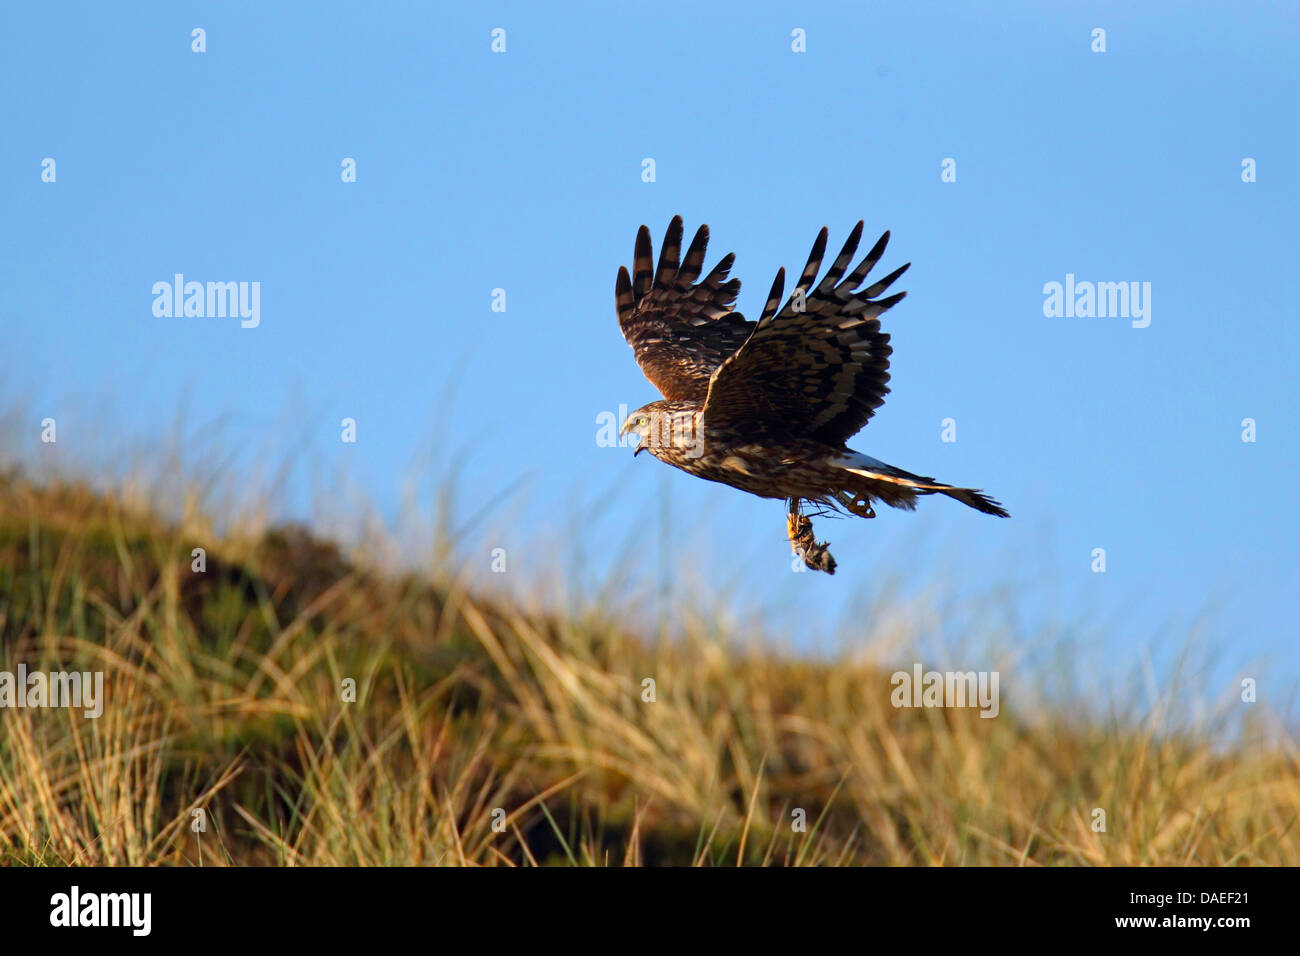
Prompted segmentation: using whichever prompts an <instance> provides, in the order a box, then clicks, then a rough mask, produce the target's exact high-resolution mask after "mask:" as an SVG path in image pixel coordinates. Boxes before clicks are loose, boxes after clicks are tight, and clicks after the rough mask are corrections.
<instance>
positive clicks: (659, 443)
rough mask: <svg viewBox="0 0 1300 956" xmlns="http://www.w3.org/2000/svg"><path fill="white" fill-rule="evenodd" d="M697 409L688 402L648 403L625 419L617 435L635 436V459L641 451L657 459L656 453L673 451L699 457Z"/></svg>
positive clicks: (657, 454) (633, 454) (633, 455)
mask: <svg viewBox="0 0 1300 956" xmlns="http://www.w3.org/2000/svg"><path fill="white" fill-rule="evenodd" d="M695 414H696V406H695V405H694V404H693V403H691V402H670V401H658V402H651V403H650V404H649V405H642V406H641V407H640V408H638V409H637V410H636V411H634V412H632V413H631V414H630V415H628V416H627V420H626V421H624V422H623V426H622V428H620V429H619V435H620V436H622V435H636V437H637V446H636V451H635V452H633V453H632V457H633V458H635V457H636V456H637V455H639V454H641V452H643V451H647V450H648V451H649V452H650V454H652V455H654V456H655V457H660V455H659V450H661V449H673V450H674V451H675V452H679V453H684V454H686V455H687V457H691V458H694V457H698V456H699V451H698V450H697V447H696V446H697V445H698V444H699V442H698V440H697V439H698V431H699V429H698V427H697V425H696V421H695Z"/></svg>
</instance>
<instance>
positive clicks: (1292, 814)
mask: <svg viewBox="0 0 1300 956" xmlns="http://www.w3.org/2000/svg"><path fill="white" fill-rule="evenodd" d="M200 537H201V536H196V535H195V533H194V532H193V531H191V532H189V533H187V532H185V531H183V530H182V529H180V528H178V527H175V526H173V525H170V524H168V523H167V522H164V521H162V520H160V519H158V518H157V517H156V516H153V515H151V514H148V513H142V512H139V511H132V510H131V509H128V508H126V507H125V506H123V505H122V504H120V503H119V502H116V501H114V500H112V499H110V498H107V497H104V496H101V495H98V494H95V493H92V492H90V491H89V490H87V489H85V488H83V487H77V486H71V485H61V486H58V487H34V486H32V485H29V484H27V483H25V482H23V481H21V480H20V479H18V478H15V477H9V478H7V479H3V480H0V671H8V672H15V671H16V670H17V668H18V666H19V664H20V663H21V664H23V665H25V666H26V668H27V669H28V670H29V671H35V670H47V671H53V670H65V671H66V670H74V669H75V670H85V671H102V672H103V674H104V687H105V697H106V702H105V705H104V711H103V714H102V716H100V717H99V718H97V719H96V718H88V717H85V716H83V715H82V714H81V713H80V711H71V710H67V709H56V708H44V709H31V708H22V709H5V710H0V860H4V861H6V862H8V863H11V864H52V865H59V864H99V865H111V864H146V865H148V864H178V865H198V864H202V865H227V864H233V865H248V864H265V865H276V864H295V865H331V864H452V865H455V864H471V865H515V864H518V865H531V864H535V863H537V864H554V863H561V864H569V863H575V862H576V863H579V864H588V863H594V864H598V865H605V864H624V863H628V864H683V865H685V864H705V865H734V864H735V863H737V862H741V863H745V864H759V863H770V864H993V865H1004V864H1006V865H1017V864H1076V865H1099V864H1180V863H1196V864H1290V865H1295V864H1297V863H1300V835H1298V834H1297V832H1296V827H1295V820H1296V816H1297V813H1300V764H1298V763H1297V760H1296V757H1295V753H1294V751H1292V750H1288V749H1287V747H1286V746H1285V745H1278V746H1269V747H1266V746H1264V745H1262V744H1260V743H1251V742H1249V741H1243V742H1242V743H1240V744H1238V745H1237V746H1236V747H1235V749H1232V750H1230V751H1228V752H1226V753H1225V752H1221V751H1218V750H1215V749H1212V748H1211V746H1210V745H1209V743H1208V742H1207V741H1206V740H1201V739H1196V738H1195V737H1193V736H1190V735H1188V734H1186V733H1183V734H1174V733H1159V732H1158V731H1159V728H1157V727H1148V728H1145V729H1128V730H1122V731H1120V730H1116V729H1114V728H1107V727H1103V726H1100V725H1091V724H1089V723H1087V722H1086V721H1083V720H1081V719H1079V718H1077V717H1075V718H1070V717H1068V716H1067V715H1059V716H1056V717H1049V718H1047V719H1045V720H1041V719H1040V720H1035V721H1028V720H1023V719H1019V718H1018V717H1017V715H1016V714H1014V713H1013V712H1012V711H1011V710H1010V709H1009V708H1008V707H1006V706H1005V705H1004V706H1003V710H1002V713H1001V714H1000V716H999V717H998V718H997V719H993V720H986V719H981V718H980V717H979V716H978V714H977V712H976V711H975V710H971V709H964V710H962V709H949V710H945V709H929V710H925V709H917V710H900V709H894V708H893V707H892V706H891V705H890V703H889V690H890V687H889V678H888V675H887V674H885V673H882V672H879V671H877V670H873V669H871V668H868V667H865V666H863V665H860V664H855V663H853V662H850V661H838V662H823V663H813V662H809V661H804V660H799V659H795V658H791V657H789V656H786V655H782V654H778V653H775V652H771V651H764V650H761V649H760V648H761V645H760V644H757V643H754V642H745V643H741V642H740V640H739V636H738V635H733V634H728V633H726V632H725V630H722V629H720V627H719V626H716V625H715V624H713V623H711V622H707V621H700V622H699V623H698V624H696V625H692V626H686V627H684V628H683V629H682V632H681V633H679V634H677V635H675V636H674V638H673V639H672V640H668V641H663V642H661V643H658V644H651V643H648V642H646V641H645V640H644V639H643V638H642V637H640V636H638V635H637V634H635V633H633V632H631V631H630V630H628V629H626V628H625V627H624V626H622V625H620V624H618V623H617V622H616V621H614V620H613V619H612V612H610V613H606V612H602V611H601V610H600V609H598V608H593V609H592V610H591V611H590V613H588V614H586V615H584V616H583V617H582V618H581V619H565V620H560V619H555V618H553V617H548V616H545V615H541V614H539V613H530V612H526V611H524V610H521V609H519V608H516V607H511V606H507V605H504V604H502V603H499V602H498V603H495V604H493V603H490V602H487V601H485V600H481V599H476V598H475V597H474V596H472V595H471V594H469V593H466V591H465V590H464V589H461V588H459V587H458V586H456V585H455V584H454V583H444V584H440V585H435V584H431V583H428V582H425V581H421V580H416V579H414V578H406V579H398V578H395V577H391V576H384V575H380V574H376V573H371V572H367V571H366V570H364V569H362V568H359V567H357V566H355V565H354V564H352V563H351V562H349V561H348V560H346V559H345V558H344V557H343V556H342V555H341V554H340V552H339V550H338V549H337V548H336V547H334V546H332V545H330V544H328V543H325V542H321V541H318V540H316V539H314V538H313V537H312V536H311V535H310V534H308V533H306V532H305V531H302V530H300V529H292V528H290V529H280V530H277V531H274V532H271V533H269V534H266V535H263V536H262V537H261V538H260V539H258V540H256V541H252V542H247V541H238V540H234V539H229V540H225V541H212V540H200ZM196 547H203V548H204V549H205V550H206V568H205V570H203V571H202V572H195V571H194V570H192V562H193V560H194V559H193V557H192V551H193V549H194V548H196ZM446 571H447V573H446V574H445V575H442V576H440V578H439V580H445V581H446V582H454V580H455V576H454V573H453V572H454V571H455V569H451V568H449V569H446ZM647 679H652V680H653V682H654V700H653V701H648V700H646V699H644V698H645V696H646V692H645V689H644V688H645V684H644V682H645V681H646V680H647ZM348 681H353V682H355V688H356V694H355V700H351V699H348V695H347V691H346V688H347V686H348V685H347V682H348ZM1098 809H1100V810H1103V811H1104V813H1105V821H1106V829H1105V831H1104V832H1097V831H1096V830H1095V829H1094V826H1093V823H1094V821H1095V820H1096V819H1097V815H1096V813H1095V811H1096V810H1098Z"/></svg>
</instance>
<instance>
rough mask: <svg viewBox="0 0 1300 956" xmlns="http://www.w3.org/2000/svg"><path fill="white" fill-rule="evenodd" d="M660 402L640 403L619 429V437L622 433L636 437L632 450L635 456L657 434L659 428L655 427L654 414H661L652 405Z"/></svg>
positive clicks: (645, 447) (646, 446) (643, 449)
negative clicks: (635, 443)
mask: <svg viewBox="0 0 1300 956" xmlns="http://www.w3.org/2000/svg"><path fill="white" fill-rule="evenodd" d="M659 404H661V403H660V402H651V403H650V404H649V405H642V406H641V407H640V408H638V409H637V410H636V411H634V412H632V414H630V415H628V416H627V419H626V420H625V421H624V422H623V427H622V428H620V429H619V431H618V434H619V437H620V438H621V437H623V436H624V435H635V436H636V437H637V445H636V451H634V452H632V457H633V458H635V457H636V456H637V455H639V454H641V452H643V451H645V450H646V449H647V448H649V447H650V443H651V439H652V437H653V436H655V435H657V434H658V431H659V429H658V428H657V427H656V418H655V416H656V415H659V414H662V412H661V411H660V410H659V409H656V408H655V407H654V406H656V405H659Z"/></svg>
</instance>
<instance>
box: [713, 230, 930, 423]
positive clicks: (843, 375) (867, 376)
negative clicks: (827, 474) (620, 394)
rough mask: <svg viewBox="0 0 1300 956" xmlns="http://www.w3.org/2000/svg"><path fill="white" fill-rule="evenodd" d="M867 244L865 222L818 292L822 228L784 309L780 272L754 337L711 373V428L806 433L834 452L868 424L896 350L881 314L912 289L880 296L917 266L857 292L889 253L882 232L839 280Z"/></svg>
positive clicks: (883, 392)
mask: <svg viewBox="0 0 1300 956" xmlns="http://www.w3.org/2000/svg"><path fill="white" fill-rule="evenodd" d="M861 238H862V223H861V222H859V223H858V224H857V225H856V226H855V227H854V228H853V232H852V234H851V235H850V236H849V239H848V242H846V243H844V249H843V250H842V251H841V252H840V254H839V256H838V257H837V258H836V260H835V261H834V262H833V263H832V264H831V267H830V269H829V270H828V271H827V273H826V275H825V277H824V278H823V279H822V280H821V282H819V283H818V284H817V286H816V287H814V286H813V281H814V280H815V279H816V278H817V273H818V272H819V271H820V270H821V265H822V256H823V255H824V254H825V252H826V230H825V229H824V228H823V229H822V231H821V233H820V234H818V236H817V241H816V242H815V243H813V248H812V254H811V255H809V257H808V264H807V265H806V266H805V267H804V270H803V275H802V276H801V277H800V279H799V285H798V286H797V287H796V289H795V291H794V294H793V295H791V297H790V299H789V300H788V301H787V302H786V304H785V307H784V308H783V309H781V311H780V312H779V313H778V312H777V311H776V310H777V305H778V304H779V303H780V301H781V294H782V291H783V290H784V288H785V270H784V269H781V270H780V271H779V272H777V274H776V281H775V282H774V283H773V284H772V292H771V294H770V295H769V296H768V299H767V305H766V306H764V308H763V314H762V317H761V318H760V319H759V320H758V323H757V325H756V326H755V328H754V332H753V334H752V335H751V336H750V338H749V340H748V341H746V342H745V344H744V346H743V347H742V348H741V349H740V350H739V351H738V352H736V354H735V355H733V356H731V358H729V359H728V360H727V361H726V362H724V363H723V364H722V365H721V366H720V367H719V368H718V370H717V371H716V372H714V374H713V378H712V380H711V381H710V383H709V393H708V400H707V402H706V404H705V406H704V421H705V423H706V424H707V425H710V426H719V427H734V428H739V429H742V430H743V431H745V432H769V433H770V432H778V433H783V434H789V435H798V436H806V437H811V438H816V439H817V440H819V441H823V442H826V443H827V444H831V445H836V446H838V445H842V444H843V443H844V442H846V441H847V440H848V439H849V437H850V436H852V435H853V434H854V433H855V432H857V431H858V430H859V429H861V428H862V426H863V425H865V424H866V423H867V420H868V419H869V418H871V415H872V413H873V412H874V411H875V410H876V409H877V408H879V407H880V405H881V403H882V402H884V400H885V395H886V394H887V393H888V392H889V388H888V387H887V383H888V382H889V355H890V353H891V352H892V351H893V349H891V348H890V345H889V335H888V334H886V333H884V332H881V331H880V319H879V318H878V317H879V316H880V314H881V313H882V312H884V311H885V310H886V309H888V308H889V307H890V306H892V305H894V303H896V302H898V301H899V300H900V299H902V298H903V296H904V295H906V294H907V293H905V292H899V293H897V294H895V295H891V296H888V297H886V298H880V295H881V294H882V293H883V292H884V291H885V290H886V289H888V288H889V287H890V285H892V284H893V282H894V280H895V279H897V278H898V277H899V276H901V275H902V274H903V273H904V272H906V271H907V268H908V265H911V263H908V265H905V266H903V267H902V268H900V269H896V270H894V271H893V272H891V273H890V274H889V275H887V276H885V277H884V278H883V279H881V280H880V281H879V282H876V283H873V284H872V285H870V286H867V287H866V288H861V289H860V288H858V287H859V286H861V285H862V282H863V280H865V279H866V277H867V273H869V272H870V271H871V269H872V268H873V267H874V266H875V264H876V263H877V262H878V261H879V260H880V257H881V256H882V255H884V252H885V246H886V244H887V243H888V242H889V233H888V232H886V233H885V234H884V235H883V236H881V237H880V239H879V241H877V243H876V244H875V245H874V246H873V247H872V249H871V251H870V252H869V253H867V256H866V258H865V259H863V260H862V261H861V262H860V263H858V267H857V268H856V269H854V270H853V272H852V273H850V274H849V275H848V277H847V278H845V279H844V280H843V281H842V282H841V281H840V277H841V276H843V275H844V270H845V269H846V268H848V265H849V262H850V261H851V260H852V258H853V253H854V252H855V251H856V249H857V248H858V241H859V240H860V239H861ZM855 290H856V291H855Z"/></svg>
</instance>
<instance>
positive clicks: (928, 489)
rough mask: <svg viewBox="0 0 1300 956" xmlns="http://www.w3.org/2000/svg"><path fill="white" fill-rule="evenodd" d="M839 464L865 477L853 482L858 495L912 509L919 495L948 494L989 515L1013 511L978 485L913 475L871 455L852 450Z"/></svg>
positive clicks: (852, 488) (837, 460)
mask: <svg viewBox="0 0 1300 956" xmlns="http://www.w3.org/2000/svg"><path fill="white" fill-rule="evenodd" d="M835 464H837V465H838V466H839V467H840V468H843V469H844V470H845V471H847V472H849V473H850V474H853V475H855V476H857V477H858V478H859V479H863V480H862V481H857V482H853V483H852V485H851V486H850V488H849V490H850V491H851V492H852V493H853V494H855V495H866V496H867V497H868V498H876V499H878V500H880V501H883V502H884V503H885V504H887V505H892V506H893V507H895V508H905V509H907V510H909V511H910V510H912V509H913V508H915V507H916V496H917V495H933V494H940V495H947V496H948V497H949V498H952V499H954V500H956V501H960V502H961V503H962V504H964V505H966V506H967V507H968V508H974V509H975V510H976V511H982V512H983V513H984V514H986V515H997V516H998V517H999V518H1010V517H1011V515H1010V514H1009V513H1008V512H1007V510H1006V509H1005V508H1003V507H1002V505H1001V503H1000V502H998V501H995V500H994V499H993V498H990V497H989V496H988V495H986V494H984V492H982V491H980V489H978V488H954V487H953V486H952V485H945V484H944V483H943V482H941V481H935V480H934V479H933V478H927V477H925V476H924V475H914V474H912V473H911V472H910V471H904V470H903V469H902V468H895V467H894V466H893V465H887V464H885V463H884V462H883V461H878V460H877V459H875V458H872V457H871V456H869V455H864V454H862V453H861V452H856V451H852V452H849V453H847V454H846V455H842V456H840V457H839V458H837V459H836V460H835Z"/></svg>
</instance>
